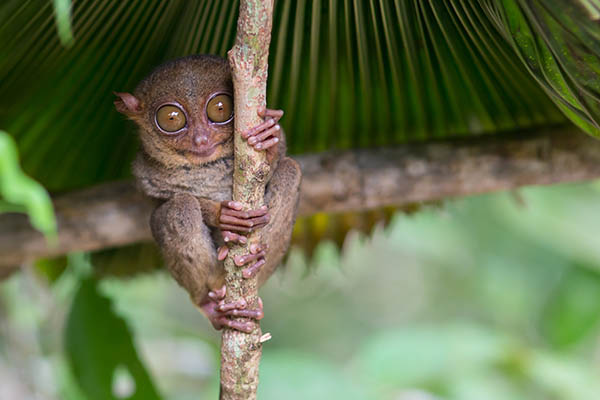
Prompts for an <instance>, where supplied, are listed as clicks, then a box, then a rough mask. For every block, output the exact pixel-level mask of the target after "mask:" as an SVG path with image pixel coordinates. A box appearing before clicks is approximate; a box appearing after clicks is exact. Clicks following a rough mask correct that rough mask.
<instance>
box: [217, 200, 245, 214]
mask: <svg viewBox="0 0 600 400" xmlns="http://www.w3.org/2000/svg"><path fill="white" fill-rule="evenodd" d="M227 208H231V209H234V210H238V211H239V210H241V209H242V208H244V205H243V204H242V203H240V202H239V201H231V200H225V201H222V202H221V212H223V209H227Z"/></svg>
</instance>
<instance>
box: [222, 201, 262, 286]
mask: <svg viewBox="0 0 600 400" xmlns="http://www.w3.org/2000/svg"><path fill="white" fill-rule="evenodd" d="M269 219H270V216H269V210H268V208H267V207H266V206H263V207H261V208H259V209H257V210H250V211H242V204H241V203H238V202H235V201H224V202H222V203H221V212H220V214H219V228H220V229H221V235H223V241H224V242H225V243H226V245H225V246H221V247H220V248H219V250H218V254H217V258H218V259H219V261H222V260H224V259H225V257H227V254H228V252H229V248H228V247H227V244H228V243H239V244H246V243H247V242H248V238H247V237H246V235H247V234H249V233H251V232H253V231H254V230H256V229H258V228H262V227H263V226H265V225H266V224H267V223H268V222H269ZM266 250H267V246H266V245H265V244H251V245H250V254H246V255H243V256H236V257H235V259H234V263H235V265H237V266H238V267H242V266H245V265H247V264H249V263H251V262H253V261H254V263H253V264H252V265H250V266H249V267H248V268H246V269H244V271H242V275H243V277H244V278H251V277H253V276H255V275H256V273H257V272H258V271H259V270H260V267H262V266H263V265H264V264H265V255H266Z"/></svg>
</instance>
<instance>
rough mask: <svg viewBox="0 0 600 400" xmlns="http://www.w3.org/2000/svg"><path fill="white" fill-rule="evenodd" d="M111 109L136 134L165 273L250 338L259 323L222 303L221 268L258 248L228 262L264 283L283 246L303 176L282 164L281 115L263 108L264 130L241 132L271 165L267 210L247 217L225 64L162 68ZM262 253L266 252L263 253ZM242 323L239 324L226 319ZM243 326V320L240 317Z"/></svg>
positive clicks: (210, 60)
mask: <svg viewBox="0 0 600 400" xmlns="http://www.w3.org/2000/svg"><path fill="white" fill-rule="evenodd" d="M115 94H116V95H117V96H118V98H117V100H116V101H115V106H116V108H117V110H118V111H119V112H121V113H123V114H125V115H126V116H127V117H128V118H130V119H132V120H133V121H134V122H135V123H136V124H137V125H138V127H139V136H140V141H141V149H140V151H139V153H138V156H137V158H136V160H135V161H134V164H133V174H134V176H135V177H136V179H137V183H138V186H139V187H140V188H141V190H142V191H143V192H144V193H145V194H146V195H147V196H149V197H151V198H154V199H156V202H157V207H156V208H155V210H154V212H153V213H152V216H151V218H150V227H151V230H152V234H153V236H154V239H155V240H156V242H157V243H158V245H159V247H160V249H161V253H162V254H163V258H164V259H165V263H166V266H167V267H168V269H169V271H170V273H171V274H172V275H173V277H174V278H175V280H176V281H177V282H178V283H179V284H180V285H181V286H183V288H185V289H186V290H187V292H188V293H189V295H190V297H191V299H192V301H193V302H194V303H195V304H196V305H197V306H198V307H199V308H200V309H201V310H202V311H203V312H204V313H205V314H206V316H207V317H208V318H209V320H210V321H211V322H212V324H213V326H214V327H215V328H217V329H221V328H223V327H229V328H232V329H237V330H241V331H245V332H250V331H252V330H253V329H254V327H255V322H254V320H257V319H260V318H262V316H263V310H262V302H261V301H260V299H259V309H255V310H251V309H248V306H247V303H246V302H245V301H243V300H242V301H239V302H236V303H229V304H227V303H225V301H224V298H225V285H224V283H225V280H224V278H225V271H224V268H223V265H222V262H221V261H222V260H223V259H225V257H226V256H227V251H228V247H227V245H228V244H232V243H240V244H246V243H247V241H248V238H247V235H248V233H250V232H252V231H254V230H256V229H258V228H261V229H260V241H259V243H258V244H253V245H250V246H248V247H249V253H248V254H246V255H244V256H240V257H237V258H235V259H234V262H235V265H237V266H239V267H240V268H244V269H243V277H244V278H249V277H253V276H255V275H258V277H257V278H258V281H259V284H263V283H264V282H265V281H266V280H267V278H268V277H269V276H270V275H271V274H272V273H273V271H274V270H275V268H276V267H277V265H278V264H279V262H280V261H281V259H282V258H283V256H284V254H285V252H286V251H287V248H288V246H289V242H290V238H291V234H292V227H293V224H294V218H295V213H296V208H297V203H298V191H299V186H300V176H301V174H300V168H299V166H298V164H297V163H296V162H295V161H294V160H292V159H291V158H288V157H286V156H285V150H286V148H285V136H284V134H283V131H282V130H281V128H280V126H279V124H278V121H279V119H280V118H281V117H282V116H283V111H281V110H270V109H263V110H260V111H259V116H260V117H261V118H263V119H264V122H262V123H261V124H259V125H258V126H256V127H255V128H253V129H250V130H249V131H247V132H244V133H243V134H242V137H243V138H244V139H245V140H247V142H248V144H249V145H250V146H252V147H253V148H254V149H255V150H257V151H265V152H266V157H267V160H268V162H269V163H270V165H271V174H272V175H271V176H270V179H269V182H268V184H267V186H266V191H265V202H266V206H263V207H262V208H259V209H256V210H250V211H244V210H242V205H241V204H239V203H236V202H233V201H232V200H231V197H232V181H233V118H234V115H233V83H232V79H231V71H230V68H229V64H228V63H227V61H226V60H224V59H222V58H220V57H216V56H209V55H198V56H190V57H186V58H181V59H178V60H175V61H171V62H167V63H165V64H163V65H161V66H159V67H158V68H157V69H155V70H154V71H153V72H152V73H151V74H150V75H149V76H148V77H146V78H145V79H144V80H142V81H141V82H140V83H139V85H138V86H137V88H136V89H135V90H134V92H133V94H129V93H115ZM267 246H268V247H267ZM232 316H234V317H245V318H244V319H243V320H244V322H242V321H239V320H238V321H236V320H232V319H231V317H232ZM246 318H247V319H246Z"/></svg>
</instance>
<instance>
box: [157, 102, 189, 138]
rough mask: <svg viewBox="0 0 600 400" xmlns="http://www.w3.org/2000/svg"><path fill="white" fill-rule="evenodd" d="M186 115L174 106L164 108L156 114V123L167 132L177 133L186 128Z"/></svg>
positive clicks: (169, 105)
mask: <svg viewBox="0 0 600 400" xmlns="http://www.w3.org/2000/svg"><path fill="white" fill-rule="evenodd" d="M185 122H186V121H185V114H184V113H183V111H182V110H181V108H179V107H177V106H174V105H172V104H167V105H165V106H162V107H161V108H159V109H158V111H157V112H156V123H157V124H158V126H159V127H160V129H162V130H163V131H165V132H177V131H178V130H180V129H181V128H183V127H184V126H185Z"/></svg>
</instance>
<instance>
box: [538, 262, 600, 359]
mask: <svg viewBox="0 0 600 400" xmlns="http://www.w3.org/2000/svg"><path fill="white" fill-rule="evenodd" d="M599 323H600V274H598V273H597V272H596V271H594V270H592V269H590V268H585V267H578V266H574V267H573V268H572V269H571V270H570V271H569V273H568V274H567V275H566V276H565V277H564V278H563V279H562V280H561V281H560V282H559V284H558V285H557V287H556V288H555V290H554V292H553V293H552V295H551V297H550V299H549V301H548V303H547V305H546V307H545V310H544V313H543V317H542V321H541V329H542V333H543V335H544V337H545V338H546V340H548V342H550V344H552V345H553V346H554V347H557V348H566V347H568V346H570V345H574V344H577V343H579V342H580V341H582V340H584V339H585V338H587V337H589V336H590V334H592V333H593V332H596V331H597V330H598V326H599Z"/></svg>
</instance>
